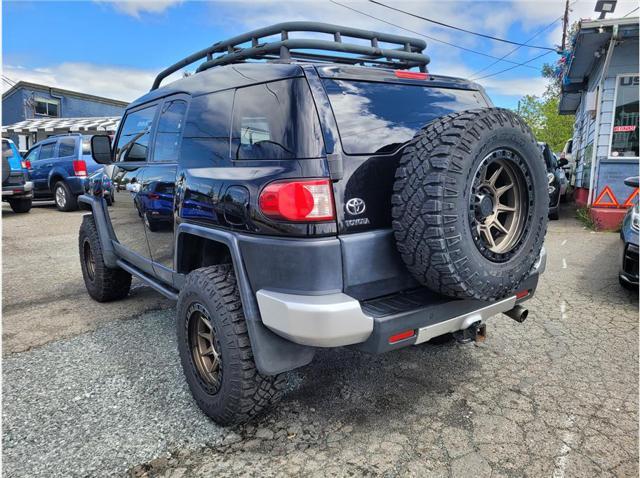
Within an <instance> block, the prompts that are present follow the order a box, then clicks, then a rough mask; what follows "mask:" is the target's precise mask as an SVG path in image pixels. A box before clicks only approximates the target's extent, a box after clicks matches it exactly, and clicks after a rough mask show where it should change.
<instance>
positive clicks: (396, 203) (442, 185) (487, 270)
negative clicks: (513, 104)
mask: <svg viewBox="0 0 640 478" xmlns="http://www.w3.org/2000/svg"><path fill="white" fill-rule="evenodd" d="M499 149H500V150H502V151H505V150H508V151H510V152H513V153H514V157H515V155H516V154H517V155H519V157H518V159H517V160H518V163H517V164H518V167H521V166H522V167H523V168H524V169H521V171H523V172H522V174H523V177H526V181H527V182H526V183H525V185H526V187H524V188H522V189H523V190H524V191H527V190H529V192H528V193H527V194H526V203H527V209H526V211H527V212H526V219H525V222H524V223H523V224H525V226H524V227H523V232H522V234H521V235H520V236H519V238H518V242H517V246H518V247H517V248H514V250H513V251H512V252H509V253H508V254H505V256H506V258H505V259H504V260H501V261H499V262H498V261H496V260H491V258H488V257H487V255H490V254H488V253H487V252H486V250H483V251H481V246H479V245H477V239H476V238H474V233H473V232H472V227H471V221H472V219H471V214H472V213H471V212H469V211H470V208H469V204H470V201H471V194H472V185H473V184H474V183H473V182H474V177H475V176H474V174H476V172H477V171H479V170H480V169H479V168H480V167H481V165H482V164H488V163H487V162H486V161H491V160H492V159H491V154H492V153H493V152H494V151H497V150H499ZM487 158H489V159H487ZM511 159H513V158H511ZM507 160H509V157H507ZM513 161H515V159H513ZM483 162H484V163H483ZM548 209H549V195H548V192H547V176H546V171H545V167H544V161H543V158H542V153H541V152H540V149H539V147H538V145H537V143H536V141H535V138H534V136H533V134H532V133H531V130H530V129H529V127H528V126H527V125H526V124H525V123H524V122H523V121H522V120H521V119H520V118H519V117H518V116H516V115H515V114H513V113H512V112H510V111H508V110H504V109H499V108H485V109H477V110H469V111H463V112H459V113H453V114H450V115H447V116H444V117H442V118H440V119H439V120H436V121H434V122H432V123H429V124H428V125H427V126H425V127H424V128H423V129H422V130H421V131H419V132H418V133H417V134H416V136H415V137H414V138H413V140H412V141H411V142H410V143H409V144H408V145H407V146H406V147H405V149H404V151H403V155H402V157H401V159H400V162H399V165H398V168H397V170H396V180H395V183H394V189H393V196H392V217H393V229H394V234H395V238H396V242H397V247H398V250H399V252H400V254H401V257H402V259H403V261H404V262H405V264H406V266H407V267H408V269H409V271H410V272H411V273H412V274H413V276H414V277H415V278H416V279H417V280H418V281H419V282H420V283H421V284H423V285H425V286H427V287H428V288H430V289H431V290H433V291H435V292H438V293H441V294H444V295H447V296H450V297H461V298H476V299H481V300H494V299H496V298H500V297H504V296H506V295H508V294H509V293H512V292H513V291H514V290H517V287H518V285H519V284H520V283H521V282H522V281H523V280H524V279H525V278H526V277H527V276H528V274H529V272H530V271H531V269H532V267H533V265H534V263H535V261H536V260H537V258H538V256H539V254H540V250H541V248H542V244H543V240H544V235H545V233H546V228H547V214H548ZM526 221H528V222H526Z"/></svg>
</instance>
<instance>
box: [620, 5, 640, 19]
mask: <svg viewBox="0 0 640 478" xmlns="http://www.w3.org/2000/svg"><path fill="white" fill-rule="evenodd" d="M638 10H640V7H636V8H634V9H633V10H631V11H630V12H629V13H627V14H626V15H622V18H624V17H626V16H628V15H631V14H632V13H633V12H637V11H638Z"/></svg>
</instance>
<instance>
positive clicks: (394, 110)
mask: <svg viewBox="0 0 640 478" xmlns="http://www.w3.org/2000/svg"><path fill="white" fill-rule="evenodd" d="M324 86H325V89H326V91H327V94H328V95H329V100H330V102H331V106H332V108H333V112H334V114H335V117H336V121H337V123H338V130H339V132H340V139H341V141H342V148H343V149H344V151H345V152H346V153H348V154H370V153H385V152H392V151H395V150H396V149H398V147H400V146H401V145H402V144H404V143H405V142H407V141H409V140H410V139H411V138H413V136H414V134H415V133H416V132H417V131H418V130H419V129H420V128H421V127H422V126H424V125H426V124H427V123H429V122H431V121H433V120H434V119H436V118H439V117H441V116H444V115H447V114H449V113H451V112H454V111H461V110H465V109H470V108H477V107H479V106H487V102H486V101H485V99H484V98H483V96H482V95H481V94H480V93H479V92H477V91H471V90H454V89H446V88H431V87H424V86H413V85H400V84H390V83H371V82H364V81H347V80H324Z"/></svg>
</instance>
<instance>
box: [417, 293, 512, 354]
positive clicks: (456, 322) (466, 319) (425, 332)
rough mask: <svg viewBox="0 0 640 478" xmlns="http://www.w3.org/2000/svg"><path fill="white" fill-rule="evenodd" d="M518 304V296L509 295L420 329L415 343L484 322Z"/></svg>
mask: <svg viewBox="0 0 640 478" xmlns="http://www.w3.org/2000/svg"><path fill="white" fill-rule="evenodd" d="M515 305H516V296H515V295H514V296H511V297H507V298H506V299H502V300H500V301H498V302H493V303H491V304H489V305H487V306H486V307H483V308H481V309H477V310H474V311H472V312H469V313H468V314H463V315H459V316H457V317H454V318H452V319H449V320H445V321H442V322H438V323H437V324H433V325H428V326H426V327H422V328H420V329H418V334H417V337H416V341H415V343H414V345H418V344H421V343H423V342H426V341H427V340H431V339H432V338H434V337H439V336H440V335H444V334H448V333H451V332H456V331H458V330H464V329H466V328H468V327H469V326H471V324H473V323H475V322H484V321H486V320H487V319H489V318H491V317H493V316H494V315H496V314H500V313H502V312H507V311H508V310H511V309H513V308H514V307H515Z"/></svg>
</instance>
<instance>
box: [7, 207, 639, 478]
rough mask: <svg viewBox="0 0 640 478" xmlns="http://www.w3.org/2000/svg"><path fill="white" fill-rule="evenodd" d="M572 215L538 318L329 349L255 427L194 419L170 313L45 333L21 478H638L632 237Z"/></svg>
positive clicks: (27, 402)
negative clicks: (628, 258) (591, 226)
mask: <svg viewBox="0 0 640 478" xmlns="http://www.w3.org/2000/svg"><path fill="white" fill-rule="evenodd" d="M52 213H53V212H52ZM56 214H57V213H56ZM569 214H570V212H569V211H566V210H565V211H563V216H564V219H563V220H562V221H559V222H558V221H557V222H552V223H550V230H549V234H548V236H547V249H548V252H549V262H548V266H547V272H546V274H545V275H544V277H543V280H542V281H541V284H540V287H539V289H538V292H537V294H536V296H535V297H534V298H533V299H532V300H530V301H529V302H528V307H529V308H530V315H529V319H528V320H527V321H526V322H525V323H524V324H517V323H515V322H513V321H511V320H510V319H508V318H506V317H504V316H501V317H498V318H495V319H494V320H493V321H492V323H490V324H489V326H488V337H487V341H486V342H485V343H484V344H482V345H480V346H476V345H459V344H456V343H447V344H443V345H431V344H425V345H423V346H419V347H412V348H409V349H404V350H401V351H397V352H394V353H390V354H386V355H383V356H375V357H372V356H368V355H364V354H360V353H357V352H353V351H351V350H348V349H339V350H328V351H323V352H321V353H319V354H318V355H317V357H316V360H314V362H313V363H312V364H311V365H309V366H307V367H305V368H303V369H300V370H298V371H295V372H293V373H291V374H289V376H288V378H289V392H288V394H287V396H286V397H285V399H284V400H283V402H282V403H281V404H280V406H279V407H278V408H277V409H276V410H274V411H273V412H271V413H269V414H267V415H264V416H263V417H261V418H260V419H258V420H256V421H255V422H253V423H252V424H250V425H247V426H243V427H237V428H232V429H221V428H219V427H217V426H216V425H215V424H213V423H212V422H211V421H209V420H207V419H206V418H205V417H204V416H203V415H202V414H201V413H200V412H199V411H198V410H197V408H196V407H195V404H194V403H193V401H192V399H191V397H190V395H189V392H188V390H187V389H186V385H185V383H184V380H183V377H182V372H181V370H180V367H179V361H178V358H177V353H176V345H175V338H174V323H173V318H172V317H173V312H172V311H171V310H166V311H152V312H147V313H143V314H142V315H140V313H139V310H134V311H133V312H132V313H131V314H130V315H129V318H128V320H110V319H114V318H117V316H114V315H110V316H109V318H108V319H107V318H104V322H102V323H95V322H91V326H90V327H89V328H88V329H87V331H86V332H84V333H82V334H81V335H78V336H76V337H72V338H64V339H61V340H60V339H59V336H58V335H56V333H52V334H50V335H49V336H48V338H47V337H45V338H41V339H40V341H41V342H47V341H49V342H50V343H48V344H46V345H44V346H39V347H37V348H33V349H31V350H29V351H26V352H21V353H11V354H9V355H7V356H5V357H4V360H3V378H4V380H3V400H4V408H3V425H4V427H3V445H4V449H3V464H4V470H3V471H4V474H5V475H6V476H12V477H13V476H107V475H124V474H127V473H129V474H130V475H134V476H163V477H165V476H166V477H174V478H177V477H181V476H214V475H217V476H238V475H244V476H261V477H262V476H291V475H299V476H301V475H304V476H362V475H370V476H371V475H385V476H477V477H483V476H487V477H488V476H492V477H501V476H504V477H511V476H513V477H515V476H532V477H539V476H554V477H565V476H566V477H573V476H634V477H635V476H638V299H637V294H635V295H634V294H632V293H629V292H627V291H625V290H623V289H621V288H620V286H619V285H618V283H617V276H616V273H617V267H618V262H619V261H618V256H619V247H618V245H619V244H618V243H619V239H618V236H617V235H616V234H611V233H591V232H589V231H587V230H585V229H584V228H582V226H581V225H580V224H579V223H577V222H576V221H574V220H572V219H570V218H569V217H568V216H569ZM63 217H64V216H63ZM56 218H57V216H56ZM6 229H7V228H6V226H5V231H4V234H5V235H6V234H9V235H11V234H12V232H11V231H9V232H7V230H6ZM5 237H6V236H5ZM11 240H14V239H13V238H12V239H11ZM11 244H12V242H5V245H4V250H3V252H4V254H5V257H6V256H7V255H8V254H10V253H11V251H12V250H11ZM39 247H40V248H43V247H44V246H39ZM68 280H69V281H71V280H76V279H74V278H69V279H68ZM5 282H6V275H5ZM28 282H29V281H28V280H27V283H28ZM3 292H4V293H5V297H4V300H5V301H7V300H9V301H11V300H12V297H10V295H11V294H13V293H14V292H12V290H11V289H9V290H8V289H5V288H4V285H3ZM82 292H83V291H82ZM78 294H80V292H78ZM8 295H9V297H7V296H8ZM31 300H32V301H33V302H34V303H37V301H38V296H37V295H36V294H33V297H32V299H31ZM63 300H64V299H63ZM158 300H160V299H158ZM125 302H132V304H136V301H130V300H129V301H125ZM3 307H4V304H3ZM51 307H52V310H53V311H54V312H52V313H51V314H52V315H53V314H55V313H57V312H56V311H57V310H58V309H57V308H56V301H55V300H52V304H51ZM132 307H133V305H132ZM101 310H104V314H105V315H108V312H107V311H108V310H109V309H107V308H105V309H101ZM123 317H124V316H123ZM5 320H7V319H6V317H3V321H5ZM48 320H51V321H52V323H55V322H54V321H55V320H56V317H55V315H53V317H51V318H49V319H48ZM96 327H97V328H96ZM22 329H25V330H21V331H20V333H23V334H24V335H25V336H28V335H29V333H30V332H29V330H28V329H26V328H25V327H24V323H23V326H22ZM5 340H6V338H5Z"/></svg>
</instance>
